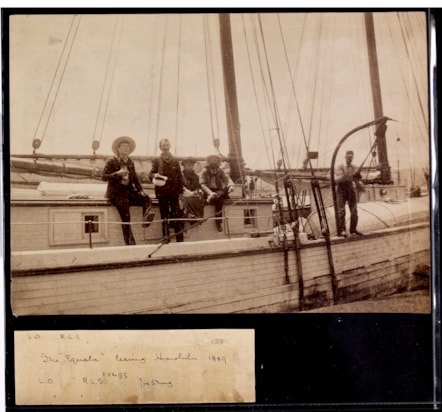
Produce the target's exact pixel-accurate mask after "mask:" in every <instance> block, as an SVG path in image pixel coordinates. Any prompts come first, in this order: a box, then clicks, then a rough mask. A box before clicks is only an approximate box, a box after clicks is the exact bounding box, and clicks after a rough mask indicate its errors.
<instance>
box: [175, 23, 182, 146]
mask: <svg viewBox="0 0 442 412" xmlns="http://www.w3.org/2000/svg"><path fill="white" fill-rule="evenodd" d="M178 19H179V23H178V50H177V59H178V71H177V92H176V117H175V148H177V147H178V120H179V107H180V73H181V23H182V19H181V15H179V16H178Z"/></svg>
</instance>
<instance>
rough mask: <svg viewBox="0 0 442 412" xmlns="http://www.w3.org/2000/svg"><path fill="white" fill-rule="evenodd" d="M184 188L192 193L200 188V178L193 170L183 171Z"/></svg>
mask: <svg viewBox="0 0 442 412" xmlns="http://www.w3.org/2000/svg"><path fill="white" fill-rule="evenodd" d="M183 177H184V186H185V187H186V189H188V190H190V191H191V192H193V191H195V190H198V189H199V188H200V178H199V176H198V175H197V174H196V173H195V172H194V171H193V170H183Z"/></svg>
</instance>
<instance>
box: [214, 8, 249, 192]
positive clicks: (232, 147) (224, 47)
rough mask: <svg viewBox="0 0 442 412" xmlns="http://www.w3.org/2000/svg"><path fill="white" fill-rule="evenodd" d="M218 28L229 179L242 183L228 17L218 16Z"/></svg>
mask: <svg viewBox="0 0 442 412" xmlns="http://www.w3.org/2000/svg"><path fill="white" fill-rule="evenodd" d="M219 28H220V40H221V59H222V63H223V80H224V99H225V105H226V117H227V132H228V137H229V154H228V156H229V159H230V170H231V178H232V180H233V181H234V182H235V183H238V182H239V183H241V185H244V182H243V173H241V170H242V167H243V162H244V160H243V157H242V149H241V136H240V124H239V114H238V101H237V94H236V79H235V62H234V59H233V46H232V31H231V28H230V15H229V14H227V13H221V14H220V15H219Z"/></svg>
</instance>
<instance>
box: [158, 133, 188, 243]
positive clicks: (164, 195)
mask: <svg viewBox="0 0 442 412" xmlns="http://www.w3.org/2000/svg"><path fill="white" fill-rule="evenodd" d="M159 148H160V150H161V155H160V156H159V157H157V158H155V159H153V161H152V169H151V171H150V179H151V180H152V182H153V183H154V185H155V196H156V198H157V199H158V205H159V207H160V213H161V219H162V228H163V242H165V243H168V242H169V241H170V232H169V229H170V226H171V227H172V228H173V229H174V231H175V239H176V241H177V242H183V241H184V233H183V228H184V224H183V221H182V217H183V216H182V213H181V208H180V203H179V197H180V195H181V194H182V193H183V174H182V172H181V166H180V163H179V161H178V160H177V159H176V158H175V157H174V156H173V155H172V153H170V141H169V139H161V140H160V143H159ZM175 219H177V220H175ZM169 220H172V221H171V222H170V223H169Z"/></svg>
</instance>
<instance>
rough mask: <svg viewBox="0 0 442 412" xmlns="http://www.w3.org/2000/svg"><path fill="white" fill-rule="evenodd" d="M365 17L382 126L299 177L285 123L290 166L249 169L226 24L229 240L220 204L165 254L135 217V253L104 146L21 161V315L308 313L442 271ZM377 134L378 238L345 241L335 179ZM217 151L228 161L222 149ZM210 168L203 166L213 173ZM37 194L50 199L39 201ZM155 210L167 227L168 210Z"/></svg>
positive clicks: (372, 124) (15, 174)
mask: <svg viewBox="0 0 442 412" xmlns="http://www.w3.org/2000/svg"><path fill="white" fill-rule="evenodd" d="M360 15H361V16H363V17H364V19H365V27H366V38H367V43H368V47H367V49H368V51H369V58H368V60H369V64H370V67H371V69H370V78H371V85H372V97H373V102H374V120H371V121H368V122H366V123H364V124H362V125H360V126H358V125H355V127H354V128H353V129H352V130H351V131H350V132H348V133H346V134H345V135H344V136H343V137H342V138H341V139H340V141H339V142H338V144H337V146H336V148H335V150H334V152H333V156H332V161H331V165H330V167H327V168H323V169H319V168H314V167H313V166H312V162H313V160H314V159H316V158H317V153H316V152H314V151H312V150H310V147H309V145H307V144H306V145H305V149H306V153H307V154H306V158H307V159H306V161H305V163H304V167H302V168H299V169H296V170H295V169H292V168H291V167H290V156H289V154H288V151H287V150H284V149H285V148H284V142H285V138H284V137H283V136H282V129H283V127H282V123H281V122H280V121H279V120H277V121H276V124H277V126H276V131H277V134H278V142H279V144H280V149H281V150H280V152H279V153H280V155H281V159H280V160H279V161H278V162H277V163H276V162H275V167H274V169H273V170H271V171H263V170H251V169H248V170H247V169H245V168H244V160H243V154H242V150H241V139H240V121H239V110H238V99H237V90H236V83H237V82H236V78H235V62H234V59H233V56H234V53H233V44H232V34H231V20H230V16H229V14H220V15H219V16H218V18H219V20H218V23H219V28H220V42H221V50H222V53H221V54H222V62H223V80H224V92H225V106H226V120H227V133H228V140H229V153H228V155H227V156H224V157H223V160H225V162H226V165H229V168H230V175H231V178H232V180H233V182H234V183H235V184H234V191H233V193H232V194H231V195H230V200H229V201H227V202H226V204H225V208H224V215H223V225H224V230H223V232H222V233H219V232H217V231H216V230H215V225H214V223H213V222H212V218H213V217H214V211H213V209H212V206H210V205H206V207H205V216H204V218H203V220H202V221H197V222H192V221H190V223H187V226H186V228H185V242H183V243H174V242H170V243H167V244H165V243H163V242H162V241H161V221H160V220H159V219H158V220H156V221H154V223H153V224H152V225H151V227H149V228H148V229H144V228H143V227H142V224H141V223H142V217H141V210H138V209H140V208H133V209H132V212H131V213H132V216H133V218H132V220H133V221H132V227H133V232H134V235H135V237H136V238H137V239H143V242H142V244H138V245H136V246H131V247H125V246H123V239H122V236H121V229H120V225H121V222H120V219H119V217H118V214H117V212H116V210H115V208H114V207H112V206H111V205H110V204H109V203H108V201H107V200H106V199H105V198H104V191H105V186H104V184H103V183H102V182H101V181H100V178H101V172H102V168H103V164H104V161H105V158H106V156H103V155H98V154H96V153H95V151H96V150H98V149H99V146H100V141H99V140H94V141H93V150H94V153H93V155H89V156H84V155H82V156H79V155H78V156H76V155H71V156H69V155H44V154H39V153H38V152H37V150H38V149H39V148H40V146H41V144H42V140H43V139H40V138H38V137H34V139H33V142H32V144H33V149H34V150H33V153H32V154H30V155H11V163H10V168H11V182H12V184H11V203H10V206H11V212H10V216H11V231H10V233H11V239H10V240H11V242H10V245H11V296H12V308H13V312H14V313H15V314H16V315H18V316H20V315H31V314H32V315H35V314H39V315H46V314H134V313H145V314H147V313H275V312H298V311H299V312H302V311H305V310H309V309H313V308H317V307H321V306H327V305H334V304H337V303H345V302H351V301H357V300H363V299H368V298H373V297H378V296H385V295H388V294H393V293H397V292H400V291H404V290H407V289H408V288H409V287H410V282H411V281H412V279H413V275H414V274H415V273H417V272H422V271H427V274H428V268H429V265H430V253H431V246H430V219H429V198H428V197H423V196H417V197H414V198H408V196H407V194H406V187H405V186H404V185H398V184H395V183H394V181H393V178H392V175H391V168H390V165H389V160H388V151H387V147H386V139H385V131H386V128H387V124H388V123H390V122H392V121H393V120H392V119H390V118H388V117H387V116H385V115H384V113H383V108H382V99H381V93H380V81H379V74H378V67H377V61H376V40H375V33H374V25H373V15H372V13H365V14H364V13H361V14H360ZM73 22H74V24H78V22H77V23H76V21H75V19H74V20H73ZM261 28H262V27H261ZM70 41H72V42H73V40H71V38H70V37H69V38H68V39H67V40H66V43H69V42H70ZM110 56H111V55H110ZM113 58H115V57H109V61H112V59H113ZM66 59H67V57H66ZM60 61H62V59H60ZM110 66H111V65H110ZM269 80H271V76H270V74H269ZM270 83H271V82H270ZM106 84H107V83H106V81H105V86H106ZM106 87H107V86H106ZM103 90H105V87H104V88H103ZM106 93H107V92H106ZM106 93H105V92H103V95H105V94H106ZM49 101H50V98H49V97H48V99H47V102H49ZM48 104H49V105H50V103H48ZM274 113H276V110H275V111H274ZM276 117H277V116H276ZM366 130H373V131H374V134H375V141H374V142H372V144H371V146H370V152H371V153H372V154H373V152H375V151H377V152H378V156H379V161H378V162H377V164H376V168H375V171H376V175H373V168H370V167H361V170H363V171H365V172H366V173H365V179H364V182H365V190H364V192H362V193H361V194H360V199H359V205H358V210H359V220H360V224H359V228H360V230H361V231H363V232H364V236H362V237H354V238H353V237H351V238H342V237H338V236H336V227H335V223H334V219H335V216H336V213H335V208H336V198H335V197H336V196H335V188H334V173H333V168H334V164H335V162H336V161H337V159H338V158H339V157H342V151H341V150H342V148H344V147H345V145H346V143H347V141H348V140H349V139H352V138H353V137H354V136H355V135H357V134H358V133H359V132H360V131H366ZM214 144H215V148H216V149H217V151H218V152H219V141H217V139H214ZM353 144H355V143H354V142H353ZM356 144H357V143H356ZM133 158H134V160H135V161H136V164H137V170H138V172H139V176H140V180H141V182H143V186H144V187H145V190H146V191H147V192H148V193H149V194H151V195H152V196H153V185H152V184H151V182H150V181H149V180H148V178H147V176H148V174H149V168H150V164H151V160H152V158H153V157H152V156H138V157H137V156H134V157H133ZM204 159H205V158H204V157H199V158H197V160H198V162H199V164H200V166H202V165H203V164H204ZM246 174H249V175H254V176H257V177H259V178H260V179H262V181H271V182H272V183H273V184H275V190H274V191H273V193H272V194H271V195H270V196H269V197H254V198H250V197H246V196H244V176H245V175H246ZM23 176H26V179H22V180H21V181H19V179H18V178H22V177H23ZM42 176H44V177H45V180H42V179H41V177H42ZM79 178H81V179H82V181H81V182H82V183H81V184H79V183H77V182H78V179H79ZM85 182H86V183H85ZM36 184H38V188H37V190H35V188H34V189H33V190H29V188H28V186H29V185H34V186H35V185H36ZM154 209H156V215H157V216H159V213H158V209H157V204H156V203H155V199H154ZM422 268H424V269H422Z"/></svg>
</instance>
